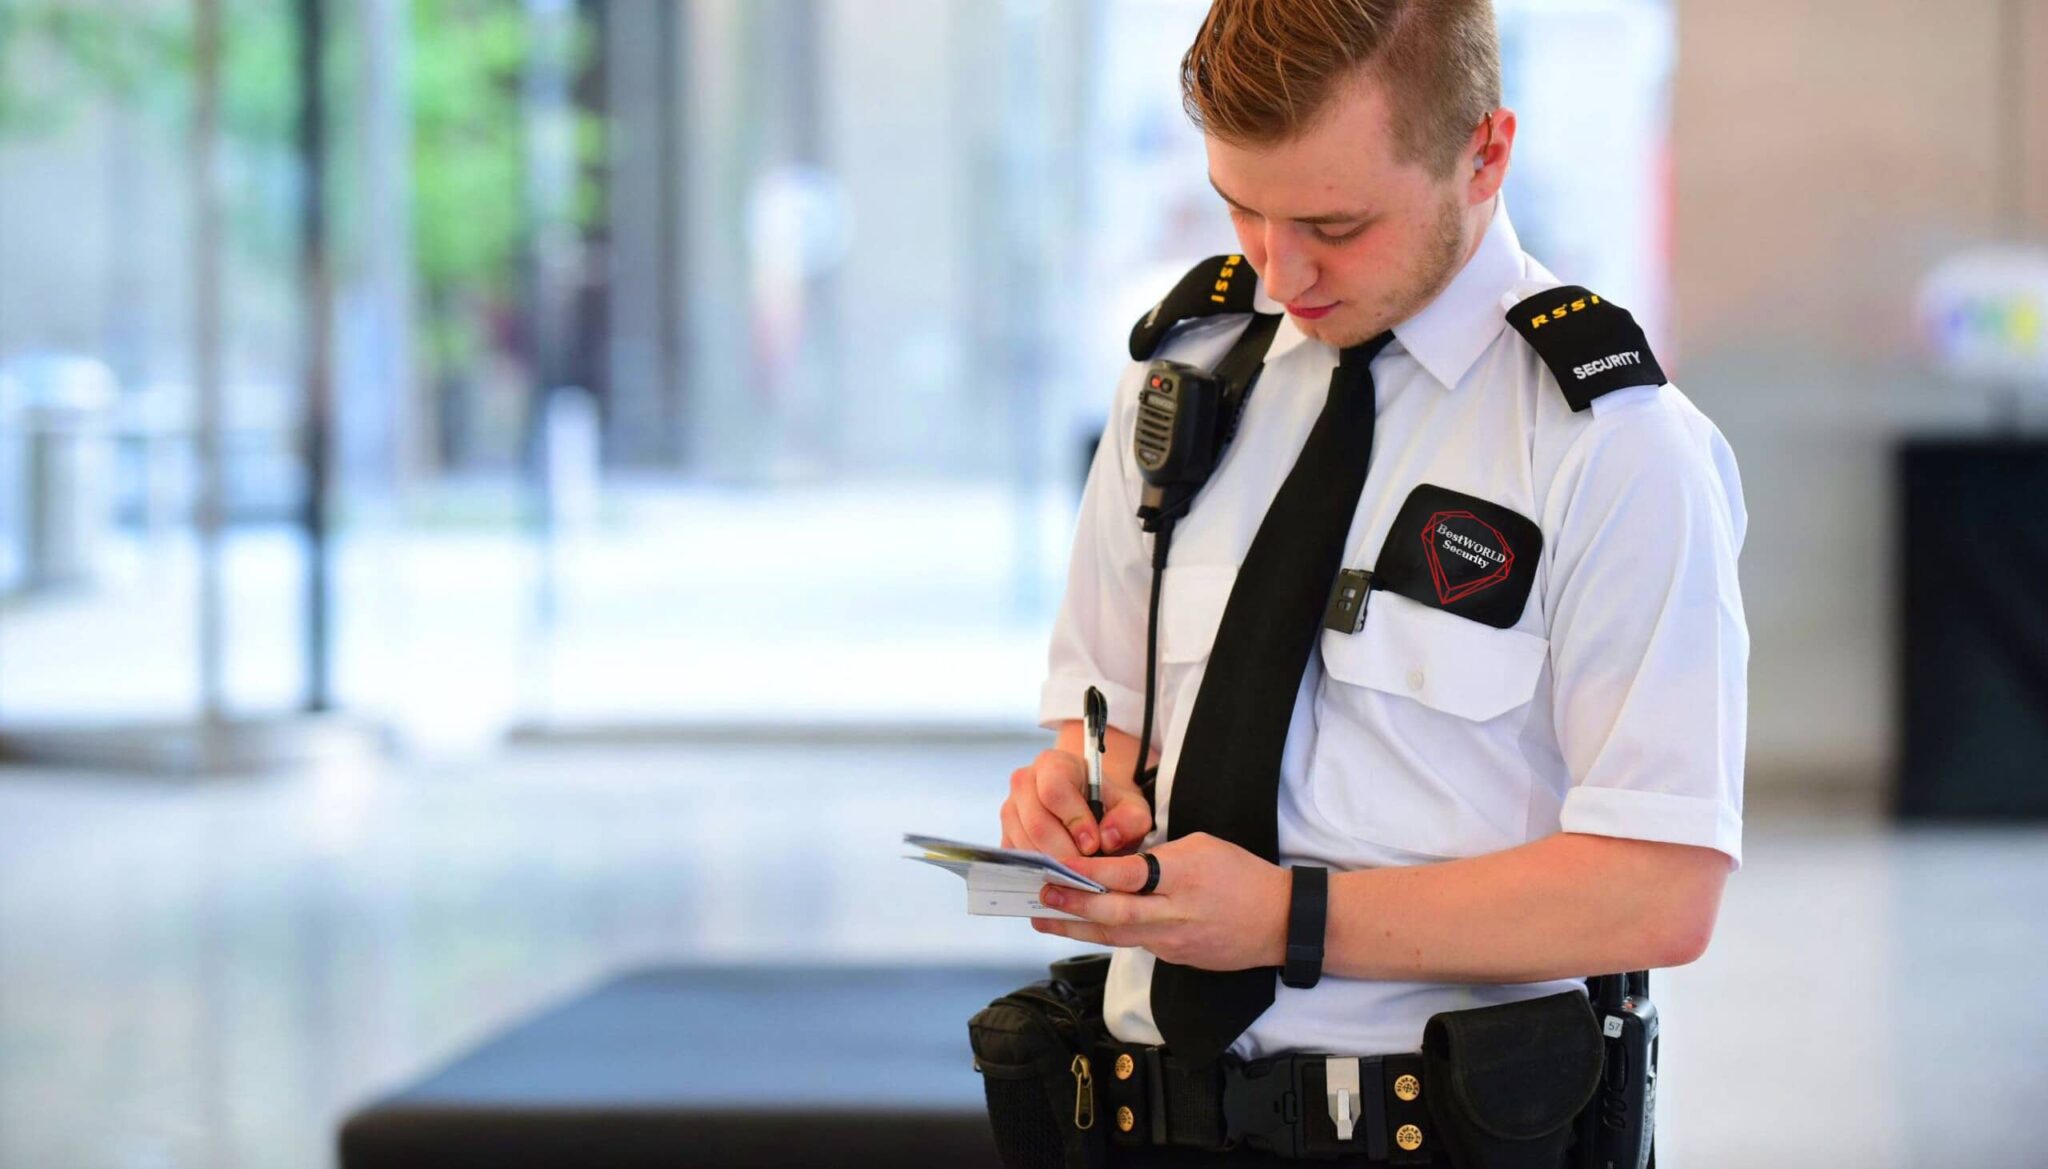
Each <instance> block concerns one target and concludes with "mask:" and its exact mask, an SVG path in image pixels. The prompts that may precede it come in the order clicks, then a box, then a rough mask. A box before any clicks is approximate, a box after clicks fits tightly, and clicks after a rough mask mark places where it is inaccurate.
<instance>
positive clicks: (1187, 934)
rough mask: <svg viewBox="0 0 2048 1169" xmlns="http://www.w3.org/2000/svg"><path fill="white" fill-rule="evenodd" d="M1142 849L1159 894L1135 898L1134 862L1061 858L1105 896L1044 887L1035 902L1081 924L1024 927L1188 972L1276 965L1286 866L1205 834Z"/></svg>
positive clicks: (1140, 865)
mask: <svg viewBox="0 0 2048 1169" xmlns="http://www.w3.org/2000/svg"><path fill="white" fill-rule="evenodd" d="M1146 851H1148V852H1150V853H1151V854H1152V855H1153V857H1155V858H1156V859H1157V860H1158V861H1159V887H1158V888H1156V889H1154V890H1153V891H1152V892H1151V893H1147V894H1144V895H1142V896H1140V895H1139V894H1138V890H1139V889H1142V888H1144V887H1145V876H1146V867H1145V858H1143V857H1141V856H1138V855H1136V854H1133V855H1130V856H1107V857H1081V858H1079V859H1070V860H1068V861H1067V862H1066V863H1067V864H1068V865H1070V866H1071V867H1072V868H1073V869H1074V870H1075V871H1076V872H1079V873H1081V874H1082V875H1083V876H1086V877H1090V878H1093V879H1094V880H1095V881H1097V882H1099V883H1101V884H1103V885H1106V886H1108V887H1109V889H1110V892H1107V893H1088V892H1084V891H1082V890H1080V889H1074V888H1070V887H1068V886H1065V885H1047V886H1046V887H1045V888H1044V889H1042V890H1040V892H1039V900H1040V901H1042V902H1043V903H1044V904H1046V905H1048V906H1050V907H1052V908H1054V909H1058V910H1061V911H1063V912H1066V913H1071V914H1074V915H1076V916H1077V917H1084V918H1087V919H1088V920H1087V921H1085V922H1078V921H1061V920H1059V919H1057V918H1044V917H1038V918H1033V919H1032V920H1031V924H1032V925H1033V926H1034V927H1035V928H1037V930H1038V931H1039V932H1040V933H1048V934H1059V935H1061V936H1062V937H1068V938H1073V939H1074V940H1076V941H1081V942H1093V943H1095V944H1096V945H1100V946H1139V947H1142V948H1144V949H1146V950H1150V951H1151V952H1152V953H1153V955H1154V956H1155V957H1158V958H1162V959H1164V960H1166V961H1168V962H1173V963H1176V964H1178V965H1181V966H1191V967H1194V968H1195V969H1197V970H1248V969H1251V968H1253V967H1260V966H1279V965H1281V964H1282V962H1283V961H1284V960H1285V957H1286V954H1287V905H1288V900H1289V890H1290V888H1291V885H1292V882H1293V877H1292V875H1291V874H1289V873H1288V871H1287V870H1286V869H1283V868H1281V867H1280V866H1279V865H1276V864H1273V863H1272V862H1270V861H1266V860H1263V859H1261V858H1259V857H1257V856H1254V855H1253V854H1251V853H1249V852H1247V851H1245V850H1244V849H1242V848H1239V847H1238V846H1237V845H1235V844H1232V843H1230V842H1229V841H1227V840H1222V839H1219V838H1217V837H1214V836H1211V835H1209V834H1208V833H1206V832H1197V833H1195V834H1194V835H1192V836H1184V837H1182V838H1180V839H1179V840H1172V841H1168V842H1167V843H1165V844H1162V845H1160V846H1159V847H1157V848H1153V849H1148V850H1146Z"/></svg>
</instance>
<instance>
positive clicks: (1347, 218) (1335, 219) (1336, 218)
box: [1209, 175, 1373, 224]
mask: <svg viewBox="0 0 2048 1169" xmlns="http://www.w3.org/2000/svg"><path fill="white" fill-rule="evenodd" d="M1209 189H1210V190H1212V191H1215V192H1216V193H1217V194H1218V195H1220V196H1222V198H1223V201H1224V202H1225V203H1228V204H1230V205H1231V206H1232V207H1235V208H1237V209H1238V210H1239V211H1244V212H1249V213H1250V214H1253V215H1259V214H1262V212H1258V211H1253V210H1252V209H1251V208H1249V207H1247V206H1245V205H1244V204H1242V203H1240V202H1238V201H1237V200H1235V199H1233V198H1231V197H1230V192H1228V191H1226V190H1224V189H1223V188H1222V187H1220V186H1217V185H1216V176H1215V175H1210V176H1209ZM1372 217H1373V215H1372V212H1370V211H1333V212H1329V213H1327V214H1323V215H1294V216H1290V217H1289V218H1290V219H1291V220H1292V221H1293V222H1295V223H1309V224H1331V223H1362V222H1364V221H1365V220H1368V219H1371V218H1372Z"/></svg>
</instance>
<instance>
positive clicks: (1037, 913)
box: [903, 833, 1108, 921]
mask: <svg viewBox="0 0 2048 1169" xmlns="http://www.w3.org/2000/svg"><path fill="white" fill-rule="evenodd" d="M903 842H904V843H905V844H909V845H914V846H915V847H917V848H921V849H923V850H924V855H922V856H908V857H905V858H904V859H906V860H914V861H923V862H924V863H926V864H928V865H936V866H937V867H939V868H942V869H945V870H946V871H948V872H951V873H957V874H959V875H960V876H961V877H962V878H963V879H965V880H966V882H967V912H969V913H972V914H979V915H981V916H985V917H1057V918H1062V919H1064V920H1067V921H1081V920H1083V919H1082V918H1079V917H1076V916H1074V915H1073V914H1071V913H1066V912H1064V911H1062V910H1058V909H1053V908H1051V907H1050V906H1048V905H1046V904H1044V903H1043V902H1041V901H1039V899H1038V891H1039V890H1040V889H1043V888H1044V887H1045V886H1046V885H1048V884H1052V885H1065V886H1067V887H1069V888H1073V889H1084V890H1086V891H1088V892H1090V893H1106V892H1108V887H1107V886H1105V885H1101V884H1099V883H1097V882H1095V881H1092V880H1090V879H1089V878H1087V877H1084V876H1082V875H1081V874H1080V873H1077V872H1075V871H1074V870H1073V869H1071V868H1069V867H1067V866H1066V865H1065V864H1062V863H1061V862H1059V861H1057V860H1054V859H1053V858H1052V857H1049V856H1047V855H1046V854H1044V853H1042V852H1026V851H1024V850H1022V849H1014V848H990V847H988V846H986V845H980V844H967V843H965V842H963V841H958V840H946V839H943V838H941V837H937V836H919V835H917V834H915V833H905V834H904V836H903Z"/></svg>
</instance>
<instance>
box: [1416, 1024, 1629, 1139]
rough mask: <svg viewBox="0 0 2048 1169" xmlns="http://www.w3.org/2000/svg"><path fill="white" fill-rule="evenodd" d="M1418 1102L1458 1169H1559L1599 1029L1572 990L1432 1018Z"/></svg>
mask: <svg viewBox="0 0 2048 1169" xmlns="http://www.w3.org/2000/svg"><path fill="white" fill-rule="evenodd" d="M1422 1058H1423V1066H1424V1076H1423V1082H1425V1083H1429V1084H1434V1085H1436V1087H1435V1089H1434V1090H1432V1091H1428V1092H1425V1093H1423V1096H1424V1097H1425V1102H1426V1103H1427V1104H1428V1105H1429V1112H1430V1116H1431V1117H1432V1119H1434V1120H1435V1121H1436V1125H1437V1131H1438V1132H1439V1133H1440V1134H1442V1136H1443V1140H1444V1147H1445V1149H1446V1150H1447V1151H1448V1152H1449V1153H1450V1157H1451V1164H1453V1165H1455V1166H1457V1167H1458V1169H1559V1166H1561V1165H1563V1164H1564V1155H1565V1150H1566V1148H1567V1147H1568V1146H1569V1145H1570V1143H1571V1137H1572V1122H1573V1120H1574V1119H1575V1118H1576V1117H1577V1116H1578V1115H1579V1112H1580V1110H1581V1109H1583V1108H1585V1106H1586V1104H1587V1102H1588V1101H1590V1100H1591V1099H1592V1098H1593V1091H1594V1089H1595V1088H1597V1087H1598V1086H1599V1083H1600V1063H1601V1051H1600V1024H1599V1023H1598V1022H1597V1021H1595V1020H1594V1018H1593V1008H1592V1007H1591V1006H1590V1005H1589V1004H1588V1003H1587V1002H1586V996H1585V995H1583V994H1580V993H1579V992H1578V991H1575V990H1568V991H1565V992H1563V993H1561V994H1554V995H1549V996H1547V997H1544V998H1539V999H1529V1000H1527V1001H1524V1002H1519V1003H1507V1004H1504V1005H1502V1006H1498V1007H1477V1008H1474V1009H1472V1010H1469V1011H1445V1012H1444V1013H1442V1014H1439V1015H1435V1016H1432V1017H1431V1018H1430V1020H1429V1024H1428V1026H1426V1027H1425V1028H1423V1032H1422Z"/></svg>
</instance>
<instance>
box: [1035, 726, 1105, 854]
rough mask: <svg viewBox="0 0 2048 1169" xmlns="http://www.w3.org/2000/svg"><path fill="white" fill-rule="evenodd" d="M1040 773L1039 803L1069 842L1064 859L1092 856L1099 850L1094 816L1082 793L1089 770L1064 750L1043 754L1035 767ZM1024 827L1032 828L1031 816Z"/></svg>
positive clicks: (1040, 754) (1038, 780)
mask: <svg viewBox="0 0 2048 1169" xmlns="http://www.w3.org/2000/svg"><path fill="white" fill-rule="evenodd" d="M1033 770H1034V771H1035V772H1036V773H1037V786H1036V791H1037V794H1038V802H1039V804H1040V805H1041V806H1042V807H1043V809H1044V811H1045V812H1046V814H1047V817H1048V818H1049V819H1051V820H1053V821H1054V822H1055V823H1057V824H1058V825H1059V830H1060V832H1061V833H1063V834H1064V836H1065V838H1066V841H1067V849H1066V852H1065V853H1062V854H1057V855H1062V856H1067V855H1073V854H1074V853H1076V852H1077V851H1078V852H1079V853H1082V854H1087V853H1092V852H1094V851H1095V848H1096V835H1095V834H1096V825H1095V817H1094V815H1093V814H1091V813H1090V812H1089V811H1088V797H1087V796H1086V794H1084V792H1083V788H1084V786H1085V785H1086V784H1087V782H1088V778H1087V770H1086V767H1085V766H1084V765H1083V764H1082V763H1081V761H1080V760H1079V759H1076V758H1075V757H1074V756H1072V755H1069V754H1067V753H1066V752H1065V751H1042V752H1040V753H1039V756H1038V761H1037V763H1036V764H1034V765H1033ZM1025 826H1026V827H1031V822H1030V817H1029V816H1027V817H1026V818H1025Z"/></svg>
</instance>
